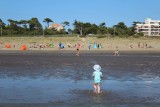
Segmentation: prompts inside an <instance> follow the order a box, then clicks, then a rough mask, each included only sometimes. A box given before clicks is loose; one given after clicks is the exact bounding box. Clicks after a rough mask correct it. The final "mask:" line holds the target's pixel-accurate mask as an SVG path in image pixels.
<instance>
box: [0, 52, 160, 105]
mask: <svg viewBox="0 0 160 107" xmlns="http://www.w3.org/2000/svg"><path fill="white" fill-rule="evenodd" d="M97 63H98V64H100V65H101V67H102V73H103V76H104V77H103V78H102V83H101V87H102V93H101V94H99V95H97V94H94V93H93V87H92V83H93V78H92V76H91V75H92V72H93V68H92V67H93V65H94V64H97ZM159 89H160V53H159V52H153V51H145V52H144V51H143V52H142V51H134V52H132V51H130V52H128V51H122V52H121V53H120V56H113V52H112V51H109V52H105V51H99V52H94V51H92V52H88V51H83V52H81V54H80V56H79V57H77V56H76V55H75V52H74V51H1V52H0V92H1V93H0V106H3V107H10V106H12V107H17V106H20V107H21V106H22V107H50V106H55V107H57V106H60V107H75V106H76V107H77V106H80V107H90V106H93V107H94V106H95V107H106V106H109V107H119V106H120V107H159V106H160V103H159V102H160V92H159Z"/></svg>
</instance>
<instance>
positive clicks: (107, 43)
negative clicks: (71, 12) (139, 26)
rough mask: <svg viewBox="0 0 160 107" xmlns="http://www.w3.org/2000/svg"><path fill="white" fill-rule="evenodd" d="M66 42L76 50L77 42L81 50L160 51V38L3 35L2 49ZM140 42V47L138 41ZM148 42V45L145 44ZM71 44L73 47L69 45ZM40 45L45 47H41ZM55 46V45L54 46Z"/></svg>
mask: <svg viewBox="0 0 160 107" xmlns="http://www.w3.org/2000/svg"><path fill="white" fill-rule="evenodd" d="M59 42H61V43H63V44H64V46H65V48H64V49H63V50H67V51H68V50H69V51H70V50H72V51H73V50H76V47H75V45H76V44H77V43H81V44H82V48H81V49H80V50H83V51H86V50H88V45H89V44H91V50H94V51H98V50H101V51H114V50H116V47H118V49H119V51H146V50H147V51H160V39H157V38H145V37H144V38H96V37H87V38H80V37H45V38H44V37H1V38H0V50H20V47H21V45H26V46H27V50H59V48H58V43H59ZM139 42H140V47H138V43H139ZM94 43H97V44H101V45H102V48H99V49H95V48H94V47H93V46H94ZM6 44H11V48H6V47H5V45H6ZM145 44H147V47H146V46H145ZM68 45H70V46H71V47H68ZM40 46H42V47H44V48H40ZM52 46H53V47H52Z"/></svg>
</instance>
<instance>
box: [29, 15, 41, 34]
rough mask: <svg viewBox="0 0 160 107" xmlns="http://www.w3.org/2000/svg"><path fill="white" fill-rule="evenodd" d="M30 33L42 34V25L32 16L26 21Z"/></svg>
mask: <svg viewBox="0 0 160 107" xmlns="http://www.w3.org/2000/svg"><path fill="white" fill-rule="evenodd" d="M28 23H29V29H30V31H31V32H30V35H41V34H43V29H42V25H41V24H40V23H39V21H38V19H37V18H32V19H30V20H29V21H28Z"/></svg>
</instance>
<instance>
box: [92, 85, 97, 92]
mask: <svg viewBox="0 0 160 107" xmlns="http://www.w3.org/2000/svg"><path fill="white" fill-rule="evenodd" d="M93 87H94V92H97V86H96V84H95V83H94V84H93Z"/></svg>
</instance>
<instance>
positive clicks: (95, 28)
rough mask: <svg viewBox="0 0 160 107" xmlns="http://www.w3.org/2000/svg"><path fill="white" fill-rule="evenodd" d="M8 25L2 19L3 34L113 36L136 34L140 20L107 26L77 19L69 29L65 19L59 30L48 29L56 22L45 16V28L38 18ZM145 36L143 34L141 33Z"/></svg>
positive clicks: (15, 21) (9, 20) (10, 22)
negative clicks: (130, 23) (127, 23)
mask: <svg viewBox="0 0 160 107" xmlns="http://www.w3.org/2000/svg"><path fill="white" fill-rule="evenodd" d="M7 21H8V22H9V24H8V25H6V24H5V23H4V22H3V21H2V20H1V19H0V27H1V35H4V36H5V35H16V36H22V35H24V36H34V35H36V36H38V35H53V36H54V35H57V34H69V35H71V34H78V35H81V36H86V35H92V34H95V35H113V36H125V37H128V36H135V25H136V24H137V23H140V22H133V24H132V26H131V27H127V26H126V25H125V23H124V22H119V23H118V24H117V25H114V26H112V27H107V26H106V23H105V22H102V23H100V24H99V25H97V24H92V23H89V22H87V23H84V22H81V21H77V20H75V21H74V22H73V27H74V28H73V29H70V28H69V29H67V26H68V27H69V26H70V23H69V22H68V21H64V22H62V23H61V24H62V25H63V27H64V29H62V30H60V31H57V30H56V29H54V28H52V29H48V27H49V25H50V23H54V22H53V20H51V19H50V18H45V19H44V20H43V22H44V23H46V26H45V28H44V29H43V27H42V25H41V23H40V22H39V20H38V18H31V19H30V20H20V21H17V20H12V19H8V20H7ZM140 35H141V36H143V35H142V34H140Z"/></svg>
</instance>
